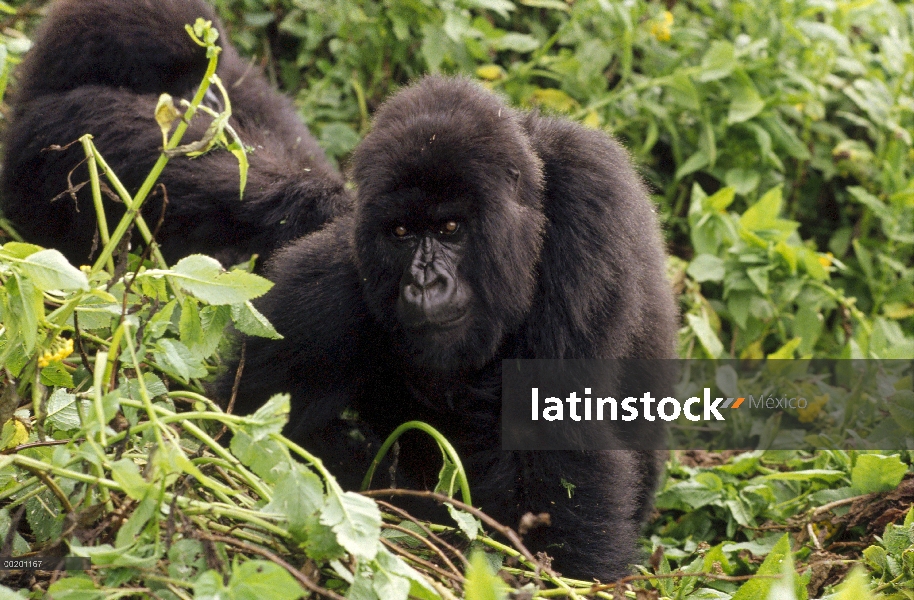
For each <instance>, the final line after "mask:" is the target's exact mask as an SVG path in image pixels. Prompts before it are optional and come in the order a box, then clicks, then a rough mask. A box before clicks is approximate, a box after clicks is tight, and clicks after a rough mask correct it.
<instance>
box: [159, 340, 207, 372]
mask: <svg viewBox="0 0 914 600" xmlns="http://www.w3.org/2000/svg"><path fill="white" fill-rule="evenodd" d="M152 355H153V357H155V359H156V362H158V363H159V365H160V366H161V367H162V368H163V369H165V370H166V371H167V372H168V373H169V375H172V376H174V377H177V378H178V379H181V380H182V381H185V382H186V381H189V380H190V378H191V377H206V375H207V370H206V367H205V366H203V359H202V357H200V356H197V355H196V354H194V353H193V352H191V350H190V348H188V347H187V346H185V345H184V344H182V343H181V342H179V341H178V340H173V339H170V338H162V339H160V340H159V342H158V344H156V348H155V349H154V350H153V352H152Z"/></svg>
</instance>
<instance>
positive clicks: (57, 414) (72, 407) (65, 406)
mask: <svg viewBox="0 0 914 600" xmlns="http://www.w3.org/2000/svg"><path fill="white" fill-rule="evenodd" d="M81 402H82V404H83V405H84V406H85V405H87V404H88V403H89V401H88V400H82V401H81ZM76 403H77V400H76V395H75V394H68V393H67V390H65V389H63V388H59V389H56V390H54V393H53V394H51V397H50V398H48V409H47V410H48V412H47V417H46V421H47V423H48V424H49V425H51V426H53V427H54V428H55V429H59V430H60V431H73V430H74V429H79V428H80V426H81V424H82V422H81V421H80V418H79V411H78V409H77V405H76Z"/></svg>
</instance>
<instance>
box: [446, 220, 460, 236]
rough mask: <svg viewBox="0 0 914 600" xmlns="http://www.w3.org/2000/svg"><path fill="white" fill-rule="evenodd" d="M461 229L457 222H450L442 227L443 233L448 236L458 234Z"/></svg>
mask: <svg viewBox="0 0 914 600" xmlns="http://www.w3.org/2000/svg"><path fill="white" fill-rule="evenodd" d="M459 228H460V225H459V224H458V223H457V221H448V222H447V223H445V224H444V225H442V226H441V233H446V234H450V233H456V232H457V230H458V229H459Z"/></svg>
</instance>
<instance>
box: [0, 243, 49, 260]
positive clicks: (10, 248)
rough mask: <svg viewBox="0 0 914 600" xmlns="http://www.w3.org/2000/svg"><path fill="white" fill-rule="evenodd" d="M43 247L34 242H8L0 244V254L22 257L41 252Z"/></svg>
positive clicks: (9, 256)
mask: <svg viewBox="0 0 914 600" xmlns="http://www.w3.org/2000/svg"><path fill="white" fill-rule="evenodd" d="M42 250H43V248H42V247H41V246H36V245H35V244H24V243H22V242H9V243H6V244H4V245H3V246H0V255H3V256H4V257H8V258H18V259H23V258H26V257H27V256H30V255H32V254H35V253H36V252H41V251H42Z"/></svg>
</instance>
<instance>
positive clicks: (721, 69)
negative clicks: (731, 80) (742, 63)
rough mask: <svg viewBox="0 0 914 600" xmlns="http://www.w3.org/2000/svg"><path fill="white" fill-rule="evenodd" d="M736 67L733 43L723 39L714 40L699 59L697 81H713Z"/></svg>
mask: <svg viewBox="0 0 914 600" xmlns="http://www.w3.org/2000/svg"><path fill="white" fill-rule="evenodd" d="M735 68H736V52H735V51H734V49H733V44H731V43H730V42H725V41H715V42H713V43H712V44H711V47H710V48H709V49H708V51H707V53H705V56H704V58H702V60H701V73H699V74H698V80H699V81H715V80H717V79H723V78H724V77H727V76H728V75H730V73H732V72H733V69H735Z"/></svg>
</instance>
